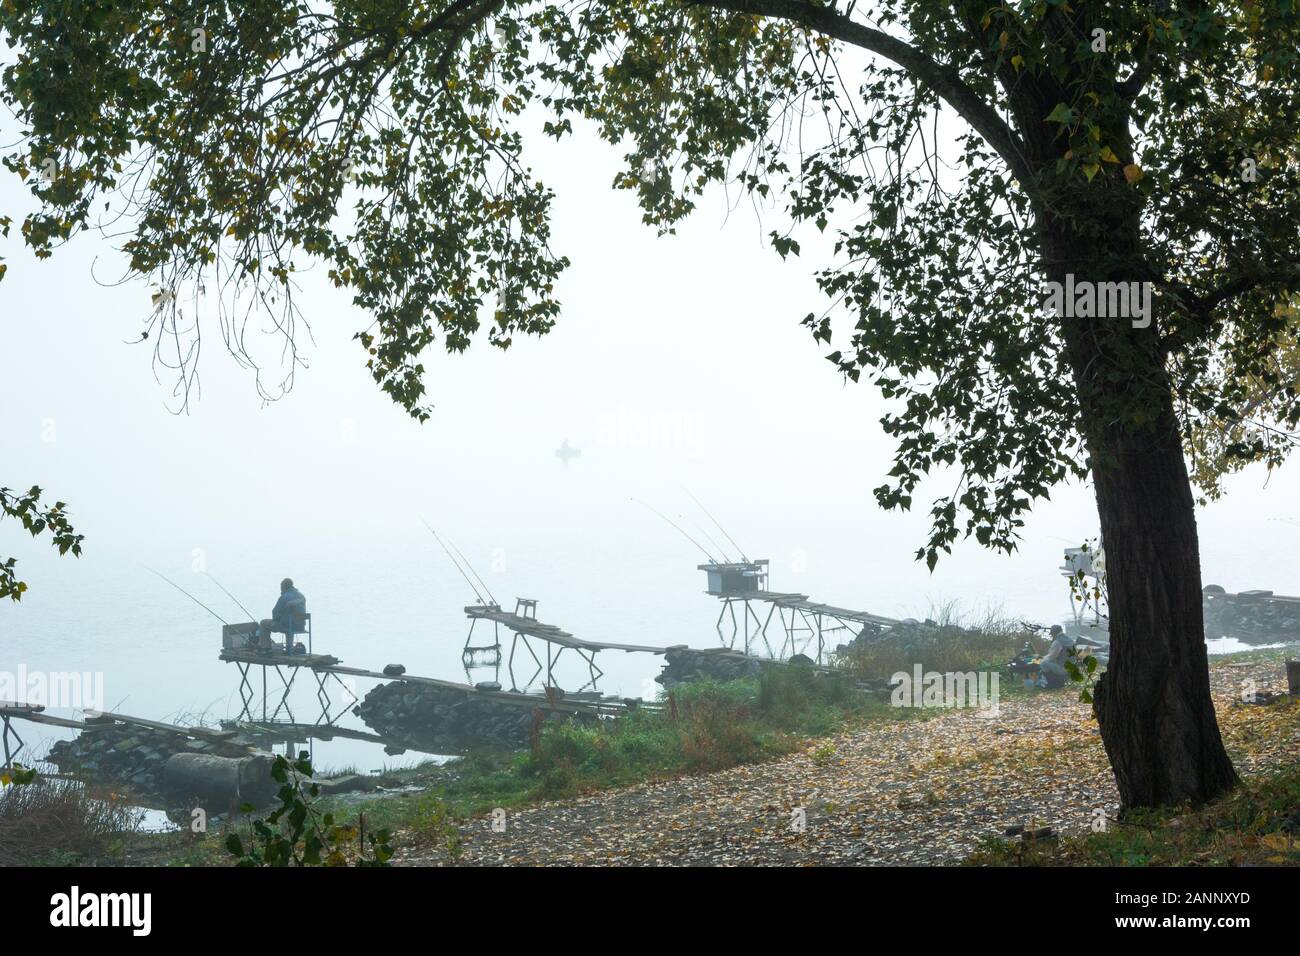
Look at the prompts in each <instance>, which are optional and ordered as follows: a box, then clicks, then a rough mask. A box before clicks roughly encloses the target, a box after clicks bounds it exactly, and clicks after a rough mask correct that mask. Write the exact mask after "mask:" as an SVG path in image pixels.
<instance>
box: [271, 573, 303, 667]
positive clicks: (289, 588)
mask: <svg viewBox="0 0 1300 956" xmlns="http://www.w3.org/2000/svg"><path fill="white" fill-rule="evenodd" d="M306 614H307V599H306V598H305V597H303V596H302V592H301V591H299V590H298V589H297V588H296V587H294V586H293V579H292V578H285V579H284V580H283V581H281V582H280V600H278V601H276V602H275V608H274V609H273V610H272V611H271V630H272V631H276V632H279V633H283V634H284V652H285V653H286V654H292V653H293V643H294V642H293V636H294V635H295V634H301V633H303V631H305V630H306V628H307V622H306Z"/></svg>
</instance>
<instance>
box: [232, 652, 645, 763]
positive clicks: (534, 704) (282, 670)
mask: <svg viewBox="0 0 1300 956" xmlns="http://www.w3.org/2000/svg"><path fill="white" fill-rule="evenodd" d="M656 650H658V652H659V653H662V649H656ZM219 659H220V660H222V661H225V662H227V663H233V664H235V665H237V666H238V667H239V669H240V696H241V699H242V700H243V703H244V706H243V709H242V710H241V712H240V715H239V718H238V719H237V721H236V723H237V724H238V723H240V722H242V723H245V724H248V725H249V726H251V727H255V728H257V729H260V730H263V731H266V730H267V728H271V727H276V728H281V727H285V728H293V729H296V730H305V729H306V728H313V731H312V733H311V734H310V735H309V736H316V737H321V738H322V739H326V738H325V735H333V736H354V734H355V733H357V732H352V731H347V730H346V729H345V728H339V727H337V726H336V725H335V723H334V721H335V720H337V719H338V717H340V716H342V714H341V713H340V714H338V715H334V716H331V714H330V708H329V705H328V696H327V694H326V692H325V687H326V682H327V681H329V680H331V679H332V680H335V681H337V682H338V683H339V685H340V686H341V687H343V688H344V690H345V691H346V692H347V694H348V695H349V696H350V697H351V699H352V702H354V703H355V702H356V701H357V699H358V698H357V696H356V694H355V693H353V691H352V689H351V688H350V687H349V686H348V685H347V684H346V683H344V682H343V680H342V679H341V678H345V677H355V678H362V679H366V680H375V681H400V682H402V683H407V684H419V685H423V686H426V687H437V688H439V689H441V690H446V691H454V692H457V693H463V694H465V695H467V696H476V697H481V698H488V699H491V700H492V701H494V702H497V703H503V704H508V705H512V706H516V707H525V708H528V709H533V708H538V707H540V708H543V709H546V710H552V711H560V712H563V713H570V714H589V715H593V716H611V715H615V714H619V713H622V712H624V711H625V710H626V707H625V706H624V705H623V704H622V703H621V702H620V703H615V702H614V701H611V700H592V699H590V698H586V699H582V698H579V699H569V698H565V697H561V696H559V695H557V694H550V695H547V694H525V693H520V692H519V691H507V690H492V689H489V688H484V687H478V686H476V685H474V684H466V683H461V682H459V681H450V680H443V679H441V678H438V677H421V676H418V675H415V674H385V673H384V672H383V671H376V670H370V669H367V668H363V667H349V666H347V665H345V664H343V663H341V662H340V661H339V659H338V658H337V657H334V656H333V655H330V654H285V653H283V652H269V653H267V652H259V651H256V650H253V649H245V648H225V649H223V650H222V651H221V653H220V655H219ZM253 667H260V668H261V670H262V702H261V712H262V717H261V719H260V720H258V719H255V718H254V717H253V713H252V711H253V704H254V702H255V700H256V693H255V692H254V691H253V687H252V682H251V680H250V678H249V673H250V671H251V669H252V668H253ZM302 670H307V671H309V672H310V673H311V674H312V675H313V677H314V678H315V680H316V684H317V699H318V700H319V701H320V702H321V708H322V719H321V720H318V721H317V722H316V723H315V724H303V723H300V722H297V721H295V720H294V718H293V713H292V711H291V710H290V709H289V704H288V697H289V693H290V691H291V690H292V688H293V684H294V679H295V677H296V675H297V674H298V672H299V671H302ZM269 672H274V673H275V674H277V675H278V676H279V679H280V690H279V699H278V701H276V703H275V706H274V708H273V709H272V707H271V692H270V690H269V689H268V673H269ZM348 706H349V707H350V706H351V705H350V704H349V705H348ZM282 710H283V711H284V712H285V713H286V715H287V717H288V720H279V719H278V718H279V715H280V713H281V711H282ZM357 739H362V738H357ZM366 739H369V738H366ZM375 739H376V741H381V740H382V738H375Z"/></svg>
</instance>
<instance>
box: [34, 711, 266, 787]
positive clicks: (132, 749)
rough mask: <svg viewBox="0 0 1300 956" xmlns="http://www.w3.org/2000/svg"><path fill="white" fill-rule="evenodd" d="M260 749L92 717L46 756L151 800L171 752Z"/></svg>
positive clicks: (235, 753)
mask: <svg viewBox="0 0 1300 956" xmlns="http://www.w3.org/2000/svg"><path fill="white" fill-rule="evenodd" d="M255 752H256V751H255V749H254V748H253V747H252V746H250V745H248V744H246V743H244V742H236V741H235V740H224V741H215V740H214V741H205V740H195V739H194V738H192V737H186V736H184V735H182V734H176V733H170V732H168V731H164V730H155V729H153V728H149V727H138V726H134V725H131V724H121V723H117V722H108V721H105V722H102V723H96V722H94V721H93V720H92V721H87V724H86V728H85V729H84V730H83V731H82V732H81V733H80V734H78V735H77V736H76V737H74V738H73V739H72V740H60V741H57V742H56V743H55V744H54V745H53V746H51V747H50V752H49V754H48V756H47V757H46V758H45V759H46V760H48V761H49V762H50V763H52V764H54V765H55V766H56V767H58V768H59V772H60V773H68V774H77V775H79V776H82V777H85V778H88V779H91V780H95V781H101V782H112V783H114V784H117V785H119V786H121V787H123V788H124V789H126V790H129V791H130V792H132V793H133V794H135V795H137V796H139V797H140V798H142V800H144V801H145V802H146V803H149V804H156V803H158V802H159V801H158V796H159V794H160V793H161V791H162V781H163V767H164V766H165V765H166V763H167V761H168V759H170V758H171V757H172V756H174V755H176V754H181V753H190V754H207V755H210V756H218V757H247V756H250V755H252V754H253V753H255Z"/></svg>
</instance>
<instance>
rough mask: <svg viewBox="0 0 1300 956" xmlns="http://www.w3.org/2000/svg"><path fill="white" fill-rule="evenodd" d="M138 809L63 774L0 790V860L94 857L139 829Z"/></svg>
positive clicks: (52, 860) (30, 861)
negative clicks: (100, 793) (93, 793)
mask: <svg viewBox="0 0 1300 956" xmlns="http://www.w3.org/2000/svg"><path fill="white" fill-rule="evenodd" d="M139 820H140V813H139V811H138V810H136V809H135V808H133V807H131V806H129V805H127V804H124V803H121V802H119V801H117V800H115V799H114V798H113V797H112V795H106V796H102V797H97V796H94V795H92V794H91V793H90V792H89V791H88V790H87V789H86V787H85V786H83V785H82V784H80V783H76V782H74V781H69V780H51V779H41V778H38V779H37V780H36V782H34V783H30V784H26V785H22V786H9V787H6V788H5V789H4V790H3V791H2V792H0V866H30V865H32V864H38V863H47V862H49V863H68V862H73V861H77V860H96V859H99V858H101V857H103V856H105V855H106V854H109V853H110V852H111V850H112V848H113V846H114V845H116V844H118V843H120V841H121V840H122V839H123V838H124V837H126V836H128V835H130V834H132V833H135V832H136V831H137V830H138V829H139Z"/></svg>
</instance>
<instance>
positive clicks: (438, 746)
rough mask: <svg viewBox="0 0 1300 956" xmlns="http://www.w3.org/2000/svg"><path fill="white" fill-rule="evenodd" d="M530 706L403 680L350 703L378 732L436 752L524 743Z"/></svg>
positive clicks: (557, 715) (562, 714)
mask: <svg viewBox="0 0 1300 956" xmlns="http://www.w3.org/2000/svg"><path fill="white" fill-rule="evenodd" d="M535 710H536V708H533V707H528V706H524V705H521V704H515V703H510V702H507V701H503V700H501V699H499V698H494V697H492V696H491V694H486V693H483V694H479V693H472V692H470V691H465V690H460V689H458V688H454V687H438V686H435V685H432V684H416V683H410V682H406V681H393V682H392V683H389V684H379V685H378V686H376V687H375V688H374V689H372V690H371V691H370V692H369V693H368V694H366V696H365V698H364V699H363V700H362V701H361V702H360V703H359V704H357V706H356V707H354V708H353V712H354V713H356V714H357V715H358V716H359V717H360V718H361V719H362V720H364V721H365V722H366V725H367V726H369V727H370V729H371V730H373V731H374V732H375V733H377V734H379V735H380V736H381V737H387V738H389V739H390V740H393V741H396V742H398V743H401V744H403V745H404V746H407V747H410V748H411V749H412V750H421V751H424V752H425V753H440V754H455V753H461V752H462V751H465V750H468V749H470V748H472V747H476V746H478V747H481V746H493V745H495V746H503V747H526V746H527V745H528V740H529V734H530V732H531V730H532V726H533V714H534V712H535ZM542 713H544V714H545V719H548V720H556V719H567V718H569V717H570V716H571V715H570V714H569V713H568V712H566V711H542ZM577 719H582V720H595V719H596V718H594V717H588V716H580V717H579V718H577Z"/></svg>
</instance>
